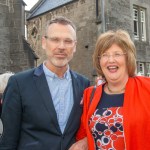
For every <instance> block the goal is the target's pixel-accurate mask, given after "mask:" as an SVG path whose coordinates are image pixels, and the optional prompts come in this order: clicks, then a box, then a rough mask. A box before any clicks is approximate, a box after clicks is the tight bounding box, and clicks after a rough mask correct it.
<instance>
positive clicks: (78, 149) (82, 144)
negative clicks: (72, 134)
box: [69, 137, 88, 150]
mask: <svg viewBox="0 0 150 150" xmlns="http://www.w3.org/2000/svg"><path fill="white" fill-rule="evenodd" d="M69 150H88V144H87V137H85V138H84V139H82V140H80V141H78V142H76V143H74V144H73V145H72V146H71V147H70V148H69Z"/></svg>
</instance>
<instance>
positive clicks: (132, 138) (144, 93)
mask: <svg viewBox="0 0 150 150" xmlns="http://www.w3.org/2000/svg"><path fill="white" fill-rule="evenodd" d="M92 89H93V87H89V88H87V89H86V90H85V91H84V99H83V101H84V106H83V107H84V108H83V114H82V117H81V125H80V128H79V131H78V133H77V136H76V138H77V140H80V139H82V138H84V137H87V139H88V148H89V150H95V144H94V139H93V137H92V134H91V132H90V129H89V126H88V121H89V119H90V117H91V115H92V114H93V113H94V111H95V109H96V106H97V104H98V102H99V101H100V97H101V93H102V85H100V86H98V87H97V89H96V91H95V94H94V98H93V100H92V103H91V104H89V98H90V95H91V91H92ZM89 105H90V106H89ZM123 127H124V135H125V147H126V150H150V78H148V77H132V78H129V79H128V82H127V85H126V88H125V95H124V104H123Z"/></svg>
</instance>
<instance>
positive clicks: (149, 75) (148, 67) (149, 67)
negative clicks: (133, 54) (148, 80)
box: [147, 63, 150, 77]
mask: <svg viewBox="0 0 150 150" xmlns="http://www.w3.org/2000/svg"><path fill="white" fill-rule="evenodd" d="M147 76H148V77H150V63H149V64H147Z"/></svg>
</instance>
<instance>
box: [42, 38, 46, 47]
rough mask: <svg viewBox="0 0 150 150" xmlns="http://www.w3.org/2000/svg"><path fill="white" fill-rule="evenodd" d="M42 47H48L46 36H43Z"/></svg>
mask: <svg viewBox="0 0 150 150" xmlns="http://www.w3.org/2000/svg"><path fill="white" fill-rule="evenodd" d="M42 48H43V49H46V39H45V37H44V36H43V37H42Z"/></svg>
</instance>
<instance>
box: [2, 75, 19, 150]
mask: <svg viewBox="0 0 150 150" xmlns="http://www.w3.org/2000/svg"><path fill="white" fill-rule="evenodd" d="M21 112H22V107H21V96H20V93H19V87H18V84H17V81H16V79H15V77H10V80H9V82H8V85H7V87H6V90H5V92H4V96H3V103H2V115H1V119H2V123H3V133H2V136H1V138H0V150H16V149H17V146H18V141H19V136H20V126H21Z"/></svg>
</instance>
